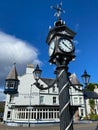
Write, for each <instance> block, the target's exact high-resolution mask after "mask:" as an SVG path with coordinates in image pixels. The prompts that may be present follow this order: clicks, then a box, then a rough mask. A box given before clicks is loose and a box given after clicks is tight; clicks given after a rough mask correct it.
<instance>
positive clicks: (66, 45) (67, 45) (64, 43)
mask: <svg viewBox="0 0 98 130" xmlns="http://www.w3.org/2000/svg"><path fill="white" fill-rule="evenodd" d="M62 43H63V45H64V46H66V47H67V48H68V49H70V50H71V47H69V46H68V45H66V44H65V43H64V41H62Z"/></svg>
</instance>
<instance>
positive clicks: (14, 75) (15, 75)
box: [6, 64, 18, 80]
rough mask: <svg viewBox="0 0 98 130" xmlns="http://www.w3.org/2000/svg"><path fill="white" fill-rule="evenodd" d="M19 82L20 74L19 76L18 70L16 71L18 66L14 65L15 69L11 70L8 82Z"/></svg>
mask: <svg viewBox="0 0 98 130" xmlns="http://www.w3.org/2000/svg"><path fill="white" fill-rule="evenodd" d="M11 79H12V80H18V74H17V70H16V66H15V64H14V66H13V68H12V69H11V71H10V72H9V74H8V76H7V78H6V80H11Z"/></svg>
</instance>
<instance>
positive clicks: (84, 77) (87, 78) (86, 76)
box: [81, 70, 90, 119]
mask: <svg viewBox="0 0 98 130" xmlns="http://www.w3.org/2000/svg"><path fill="white" fill-rule="evenodd" d="M81 77H82V80H83V83H84V84H85V86H84V104H85V115H86V117H87V107H86V96H85V92H86V87H87V85H88V84H89V81H90V75H89V74H88V73H87V71H86V70H84V73H83V74H82V75H81ZM87 119H88V117H87Z"/></svg>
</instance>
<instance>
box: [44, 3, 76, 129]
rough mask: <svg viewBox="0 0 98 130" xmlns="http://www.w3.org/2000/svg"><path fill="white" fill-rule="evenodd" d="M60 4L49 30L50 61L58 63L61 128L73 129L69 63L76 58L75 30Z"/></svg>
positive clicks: (56, 8)
mask: <svg viewBox="0 0 98 130" xmlns="http://www.w3.org/2000/svg"><path fill="white" fill-rule="evenodd" d="M61 5H62V4H61V3H60V5H57V7H53V6H52V9H55V10H56V11H57V12H56V13H55V14H56V16H57V17H58V20H57V22H55V25H54V27H53V28H51V29H50V30H49V33H48V36H47V40H46V42H47V43H48V45H49V56H50V60H49V62H50V63H52V64H55V65H56V71H55V73H56V75H57V79H58V80H57V86H58V88H59V108H60V109H59V110H60V130H73V111H72V107H71V105H70V95H69V87H70V81H69V76H70V73H69V72H68V64H69V62H70V61H72V59H74V58H75V55H74V52H75V48H74V45H73V38H74V36H75V34H76V33H75V32H73V31H72V30H71V29H69V28H68V27H67V26H66V25H65V23H64V22H63V21H62V20H61V18H60V15H61V12H64V11H63V10H62V8H61Z"/></svg>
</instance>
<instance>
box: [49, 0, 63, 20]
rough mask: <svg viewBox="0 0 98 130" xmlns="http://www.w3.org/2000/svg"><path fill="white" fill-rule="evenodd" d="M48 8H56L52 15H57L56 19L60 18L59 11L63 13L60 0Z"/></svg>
mask: <svg viewBox="0 0 98 130" xmlns="http://www.w3.org/2000/svg"><path fill="white" fill-rule="evenodd" d="M50 8H51V9H55V10H56V12H55V14H54V16H57V18H58V20H60V19H61V18H60V16H61V13H65V11H64V10H63V9H62V1H61V2H60V4H58V5H57V6H56V7H54V6H50Z"/></svg>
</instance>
